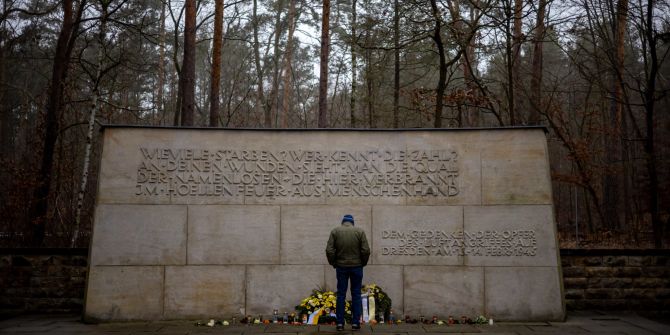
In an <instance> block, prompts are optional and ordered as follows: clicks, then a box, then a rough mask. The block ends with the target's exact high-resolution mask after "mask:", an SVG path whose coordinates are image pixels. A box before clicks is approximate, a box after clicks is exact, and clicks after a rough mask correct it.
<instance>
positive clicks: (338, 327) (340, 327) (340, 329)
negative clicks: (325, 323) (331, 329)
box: [335, 325, 344, 332]
mask: <svg viewBox="0 0 670 335" xmlns="http://www.w3.org/2000/svg"><path fill="white" fill-rule="evenodd" d="M335 329H337V331H338V332H341V331H343V330H344V325H337V327H335Z"/></svg>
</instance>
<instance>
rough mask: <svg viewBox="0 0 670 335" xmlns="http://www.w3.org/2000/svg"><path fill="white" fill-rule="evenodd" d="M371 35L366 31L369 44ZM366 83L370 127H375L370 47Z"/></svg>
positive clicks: (367, 51) (366, 61)
mask: <svg viewBox="0 0 670 335" xmlns="http://www.w3.org/2000/svg"><path fill="white" fill-rule="evenodd" d="M369 37H370V36H369V35H368V33H366V37H365V40H366V42H365V44H366V45H367V43H368V42H367V41H368V38H369ZM365 84H366V87H367V99H366V102H367V104H368V108H367V110H368V128H374V127H375V111H374V103H373V100H372V50H371V49H370V48H368V49H367V50H365Z"/></svg>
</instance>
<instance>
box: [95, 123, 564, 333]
mask: <svg viewBox="0 0 670 335" xmlns="http://www.w3.org/2000/svg"><path fill="white" fill-rule="evenodd" d="M103 139H104V144H103V152H102V163H101V168H100V177H99V185H98V196H97V206H96V213H95V223H94V229H93V239H92V247H91V254H90V271H89V277H88V287H87V294H86V302H85V316H86V318H87V319H89V320H156V319H191V318H208V317H232V316H235V315H238V316H239V315H247V314H252V315H257V314H270V313H271V312H272V310H273V309H279V310H280V311H292V310H293V307H294V306H295V305H297V304H298V303H299V302H300V300H301V299H302V298H304V297H306V296H307V295H308V294H309V293H310V292H311V290H312V289H315V288H319V287H324V288H328V289H331V290H334V289H335V272H334V270H333V269H332V267H330V266H329V265H328V263H327V260H326V257H325V252H324V250H325V245H326V241H327V239H328V235H329V233H330V230H331V229H332V228H334V227H336V226H337V225H339V224H340V220H341V218H342V216H343V215H344V214H352V215H353V216H354V218H355V221H356V225H357V226H358V227H361V228H362V229H363V230H364V231H365V232H366V234H367V236H368V240H369V242H370V246H371V249H372V255H371V259H370V263H369V265H368V266H367V267H366V268H365V278H364V283H377V284H378V285H380V286H382V287H383V288H384V290H385V291H386V292H388V293H389V295H390V296H391V298H392V299H393V309H394V312H395V314H396V315H403V314H408V315H415V316H418V315H419V314H423V315H434V314H436V315H438V316H440V317H445V318H446V316H447V315H458V316H460V315H468V316H476V315H480V314H484V315H487V316H490V317H492V318H494V319H500V320H561V319H563V317H564V303H563V299H562V282H561V269H560V262H559V258H558V250H557V241H556V232H555V224H554V219H553V207H552V196H551V181H550V176H549V165H548V157H547V144H546V138H545V134H544V130H543V128H511V129H478V130H446V129H445V130H396V131H390V130H371V131H370V130H368V131H365V130H360V131H356V130H284V131H281V130H233V129H225V130H222V129H171V128H139V127H106V128H105V129H104V133H103Z"/></svg>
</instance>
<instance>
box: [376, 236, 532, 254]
mask: <svg viewBox="0 0 670 335" xmlns="http://www.w3.org/2000/svg"><path fill="white" fill-rule="evenodd" d="M382 242H383V243H382V246H381V250H380V251H381V254H382V255H385V256H515V257H516V256H529V257H533V256H535V255H536V254H537V239H536V238H535V231H534V230H502V231H496V230H480V231H442V230H384V231H382Z"/></svg>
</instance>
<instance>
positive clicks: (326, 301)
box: [295, 289, 351, 323]
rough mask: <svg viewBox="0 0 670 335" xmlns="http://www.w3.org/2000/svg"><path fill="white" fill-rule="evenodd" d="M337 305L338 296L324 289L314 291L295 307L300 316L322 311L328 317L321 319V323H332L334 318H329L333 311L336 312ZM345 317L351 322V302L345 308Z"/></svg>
mask: <svg viewBox="0 0 670 335" xmlns="http://www.w3.org/2000/svg"><path fill="white" fill-rule="evenodd" d="M336 304H337V296H336V295H335V293H334V292H332V291H325V290H322V289H316V290H312V294H311V295H310V296H308V297H307V298H305V299H302V301H301V302H300V304H299V305H298V306H295V309H296V311H298V314H299V315H310V314H312V313H314V312H315V311H317V310H319V309H321V310H322V313H323V314H325V315H326V317H321V318H319V323H330V322H332V321H334V318H332V317H329V316H330V313H331V311H332V312H333V313H334V312H335V307H336ZM344 315H345V319H346V320H347V321H350V320H351V301H347V302H346V305H345V306H344Z"/></svg>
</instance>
